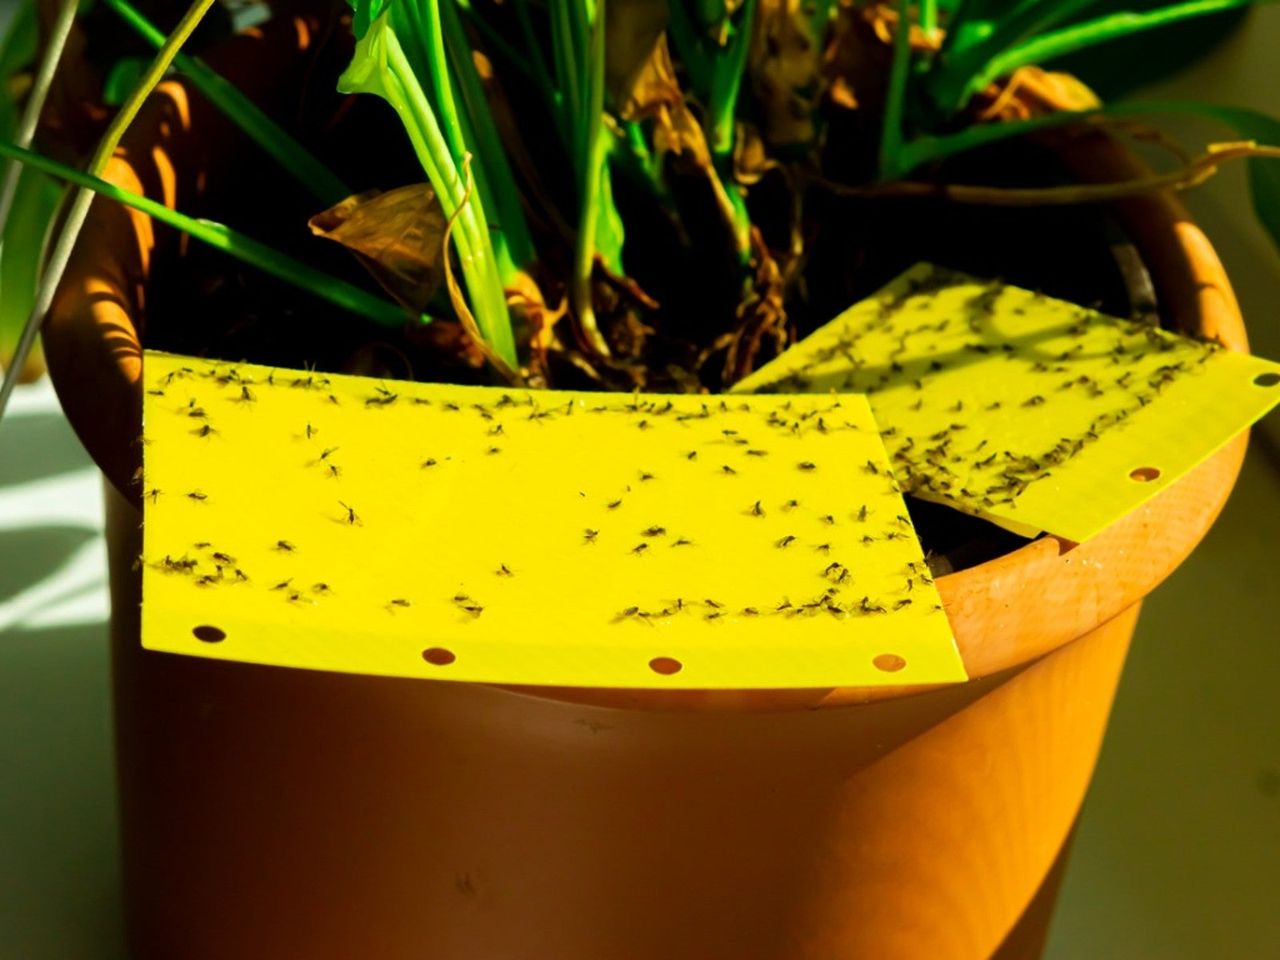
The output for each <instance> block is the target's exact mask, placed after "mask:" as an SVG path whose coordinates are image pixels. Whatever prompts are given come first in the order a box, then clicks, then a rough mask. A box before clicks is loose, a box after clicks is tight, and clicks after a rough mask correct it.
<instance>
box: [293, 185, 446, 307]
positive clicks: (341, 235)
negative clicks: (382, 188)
mask: <svg viewBox="0 0 1280 960" xmlns="http://www.w3.org/2000/svg"><path fill="white" fill-rule="evenodd" d="M447 222H448V221H447V218H446V217H445V215H444V211H443V210H442V209H441V207H440V202H439V200H437V198H436V195H435V191H434V190H432V189H431V187H430V185H429V184H425V183H415V184H411V185H409V186H406V187H397V188H396V189H394V190H388V191H387V192H385V193H381V192H379V191H376V190H370V191H368V192H366V193H360V194H356V195H355V196H351V197H347V199H345V200H343V201H342V202H341V203H339V204H338V205H337V206H334V207H330V208H329V209H328V210H325V211H324V212H323V213H318V214H316V215H315V216H314V217H312V218H311V219H310V220H309V221H307V225H308V226H310V227H311V232H312V233H314V234H315V235H316V236H318V237H324V238H325V239H327V240H333V241H334V242H335V243H340V244H342V245H343V246H344V247H346V248H347V249H348V250H350V251H352V252H353V253H354V254H355V255H356V257H357V258H358V259H359V260H360V262H361V263H362V264H364V265H365V267H366V268H367V269H368V270H369V272H370V273H371V274H373V276H374V278H375V279H376V280H377V281H378V283H380V284H382V286H383V287H385V288H386V290H387V292H388V293H389V294H391V296H393V297H395V298H396V300H398V301H399V302H400V303H403V304H404V305H405V306H407V307H409V308H411V309H413V310H416V311H418V312H421V311H423V310H425V309H426V307H427V304H428V303H430V302H431V298H432V296H433V295H434V294H435V292H436V290H438V289H439V287H440V282H441V281H442V280H443V278H444V256H443V253H444V233H445V227H446V225H447Z"/></svg>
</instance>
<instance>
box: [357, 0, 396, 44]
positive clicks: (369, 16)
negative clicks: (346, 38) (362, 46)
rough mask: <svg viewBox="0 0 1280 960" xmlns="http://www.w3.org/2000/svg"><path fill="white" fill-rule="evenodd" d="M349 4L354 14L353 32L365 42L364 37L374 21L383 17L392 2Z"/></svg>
mask: <svg viewBox="0 0 1280 960" xmlns="http://www.w3.org/2000/svg"><path fill="white" fill-rule="evenodd" d="M347 3H348V5H349V6H350V7H351V13H352V17H351V30H352V32H353V33H355V35H356V39H357V40H363V39H364V35H365V34H366V33H368V32H369V28H370V27H371V26H373V21H375V20H377V19H378V17H380V16H382V11H383V10H385V9H386V8H387V6H388V5H389V4H390V3H391V0H347Z"/></svg>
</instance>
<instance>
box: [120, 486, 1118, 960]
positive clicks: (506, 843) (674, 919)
mask: <svg viewBox="0 0 1280 960" xmlns="http://www.w3.org/2000/svg"><path fill="white" fill-rule="evenodd" d="M108 497H109V507H110V509H109V517H110V531H111V536H110V543H111V570H112V601H113V609H114V611H115V614H114V618H113V621H112V642H113V648H114V663H115V692H116V705H117V708H116V709H117V742H118V744H119V763H120V789H121V809H122V816H123V826H124V844H123V849H124V859H125V872H126V891H127V907H128V913H129V916H128V927H129V932H130V942H131V946H132V949H133V950H134V956H135V957H136V960H161V958H173V957H182V958H183V960H227V958H230V957H234V958H236V960H284V958H294V957H297V958H306V960H351V958H355V957H369V958H374V960H484V958H494V960H499V958H500V960H508V958H510V960H600V958H607V960H657V958H662V960H714V958H734V960H766V958H767V960H810V958H811V960H832V958H836V957H875V958H884V960H890V958H899V957H900V958H920V957H927V958H930V960H972V958H979V957H987V956H990V955H991V954H992V952H993V951H994V950H995V949H996V948H997V946H998V945H999V944H1000V943H1001V941H1002V940H1003V939H1004V938H1005V936H1006V935H1007V934H1008V932H1009V931H1010V929H1011V928H1012V927H1013V926H1014V924H1015V923H1016V921H1017V920H1018V917H1019V915H1020V914H1021V913H1022V912H1023V910H1024V908H1025V907H1026V906H1027V904H1028V902H1029V901H1030V899H1031V897H1032V896H1033V894H1034V893H1035V892H1036V889H1037V887H1039V886H1040V884H1041V881H1042V879H1043V878H1044V876H1045V874H1046V872H1047V871H1048V870H1049V868H1050V866H1051V864H1052V863H1053V861H1054V859H1055V858H1056V857H1057V856H1058V853H1059V850H1060V848H1061V846H1062V844H1063V840H1064V838H1065V837H1066V836H1067V834H1068V832H1069V830H1070V828H1071V826H1072V823H1073V821H1074V819H1075V816H1076V812H1077V809H1078V807H1079V805H1080V802H1081V800H1082V798H1083V796H1084V792H1085V789H1086V787H1087V785H1088V782H1089V777H1090V774H1091V772H1092V770H1093V765H1094V760H1095V758H1096V756H1097V752H1098V747H1099V744H1100V742H1101V738H1102V733H1103V729H1104V727H1105V724H1106V718H1107V714H1108V711H1109V709H1110V705H1111V698H1112V694H1113V692H1114V690H1115V685H1116V681H1117V679H1118V677H1119V673H1120V668H1121V665H1122V663H1123V660H1124V654H1125V651H1126V649H1127V647H1128V643H1129V638H1130V635H1131V633H1132V630H1133V626H1134V622H1135V620H1136V616H1137V606H1136V605H1134V606H1132V607H1130V608H1129V609H1128V610H1126V611H1125V612H1123V613H1122V614H1121V615H1120V616H1118V617H1116V618H1115V619H1113V620H1111V621H1110V622H1108V623H1106V624H1103V625H1102V626H1100V627H1098V628H1097V629H1096V630H1093V631H1091V632H1090V633H1088V634H1087V635H1085V636H1084V637H1082V638H1080V639H1079V640H1077V641H1075V642H1074V643H1070V644H1067V645H1066V646H1063V647H1061V648H1060V649H1058V650H1056V651H1055V652H1053V653H1051V654H1049V655H1048V656H1046V657H1044V658H1042V659H1040V660H1038V661H1036V662H1034V663H1032V664H1030V665H1028V666H1025V667H1023V668H1020V669H1016V670H1013V671H1010V672H1007V673H1006V674H1005V675H1002V676H998V677H992V678H988V679H986V680H980V681H975V682H973V683H970V684H966V685H963V686H960V687H955V688H950V689H945V690H938V691H934V692H932V693H928V694H924V695H919V696H914V697H906V698H895V699H889V700H884V701H881V702H878V703H871V704H862V705H856V706H846V707H836V708H828V709H821V710H792V711H782V712H734V711H719V712H700V713H699V712H692V713H691V712H682V713H676V712H664V711H652V710H628V709H613V708H607V707H598V706H590V705H579V704H574V703H568V702H564V701H559V700H552V699H545V698H537V697H531V696H526V695H523V694H521V693H518V692H512V691H506V690H500V689H496V688H492V687H479V686H470V685H455V684H448V683H437V682H430V681H423V682H415V681H404V680H386V679H379V678H361V677H349V676H342V675H329V674H320V673H310V672H303V671H287V670H279V669H274V668H264V667H256V666H246V665H239V664H231V663H216V662H212V661H202V660H196V659H187V658H182V657H175V656H170V655H165V654H156V653H149V652H146V651H143V650H142V649H141V648H140V647H139V645H138V618H137V610H138V600H139V596H138V585H139V584H138V578H137V576H136V575H134V574H132V573H130V572H129V566H130V563H131V559H132V558H133V557H134V556H136V552H135V551H136V549H137V547H138V534H137V530H138V519H139V518H138V516H137V514H136V513H135V512H134V510H133V508H132V507H130V506H129V505H128V504H127V503H125V501H124V500H123V499H122V498H121V497H120V496H119V495H118V494H116V493H115V491H114V490H113V489H111V488H110V487H108ZM1044 919H1047V916H1046V917H1044V918H1041V923H1043V920H1044ZM1032 939H1033V941H1034V940H1035V938H1032ZM1022 955H1025V956H1033V955H1034V952H1032V953H1025V954H1022Z"/></svg>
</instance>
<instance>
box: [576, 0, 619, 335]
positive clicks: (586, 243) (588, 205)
mask: <svg viewBox="0 0 1280 960" xmlns="http://www.w3.org/2000/svg"><path fill="white" fill-rule="evenodd" d="M569 2H573V0H569ZM604 25H605V0H597V2H596V9H595V20H594V22H593V23H592V24H591V27H590V31H591V32H590V39H589V43H588V51H587V67H588V71H589V72H588V74H587V95H588V101H587V104H586V106H585V113H583V114H581V115H580V116H579V118H578V121H577V123H575V124H574V126H575V127H577V128H579V129H580V130H581V133H580V134H579V137H578V143H579V148H580V149H581V151H582V154H581V159H580V160H579V163H578V169H579V181H578V182H579V196H580V198H581V209H580V211H579V219H578V237H577V242H576V243H575V245H574V256H573V302H574V308H575V309H576V310H577V313H578V322H579V324H580V325H581V327H582V330H583V333H584V334H585V335H586V337H587V339H588V340H589V341H590V342H591V347H592V349H594V350H595V351H596V352H597V353H599V354H600V355H601V356H606V357H607V356H608V355H609V346H608V344H607V343H606V342H605V339H604V337H603V336H602V335H601V334H600V329H599V326H598V325H597V323H596V315H595V306H594V304H593V303H592V298H591V275H592V272H593V270H594V268H595V255H596V231H597V228H598V225H599V223H600V219H601V216H600V215H601V206H602V204H603V202H609V203H610V204H611V203H612V194H611V193H609V184H608V182H607V179H606V178H607V177H608V176H609V171H608V167H607V160H608V148H609V141H608V140H607V139H606V138H607V137H608V136H609V134H608V132H607V131H606V130H605V129H604ZM602 194H603V195H602Z"/></svg>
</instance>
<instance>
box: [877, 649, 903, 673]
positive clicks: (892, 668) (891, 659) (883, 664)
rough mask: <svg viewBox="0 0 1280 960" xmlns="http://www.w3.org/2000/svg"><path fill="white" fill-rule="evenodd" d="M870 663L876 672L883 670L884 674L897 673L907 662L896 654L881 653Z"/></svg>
mask: <svg viewBox="0 0 1280 960" xmlns="http://www.w3.org/2000/svg"><path fill="white" fill-rule="evenodd" d="M871 662H872V663H873V664H875V668H876V669H877V670H883V671H884V672H885V673H897V672H898V671H899V670H901V669H902V668H903V667H905V666H906V665H907V661H906V660H904V659H902V657H900V656H898V655H897V654H896V653H882V654H880V656H878V657H876V658H875V659H874V660H872V661H871Z"/></svg>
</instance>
